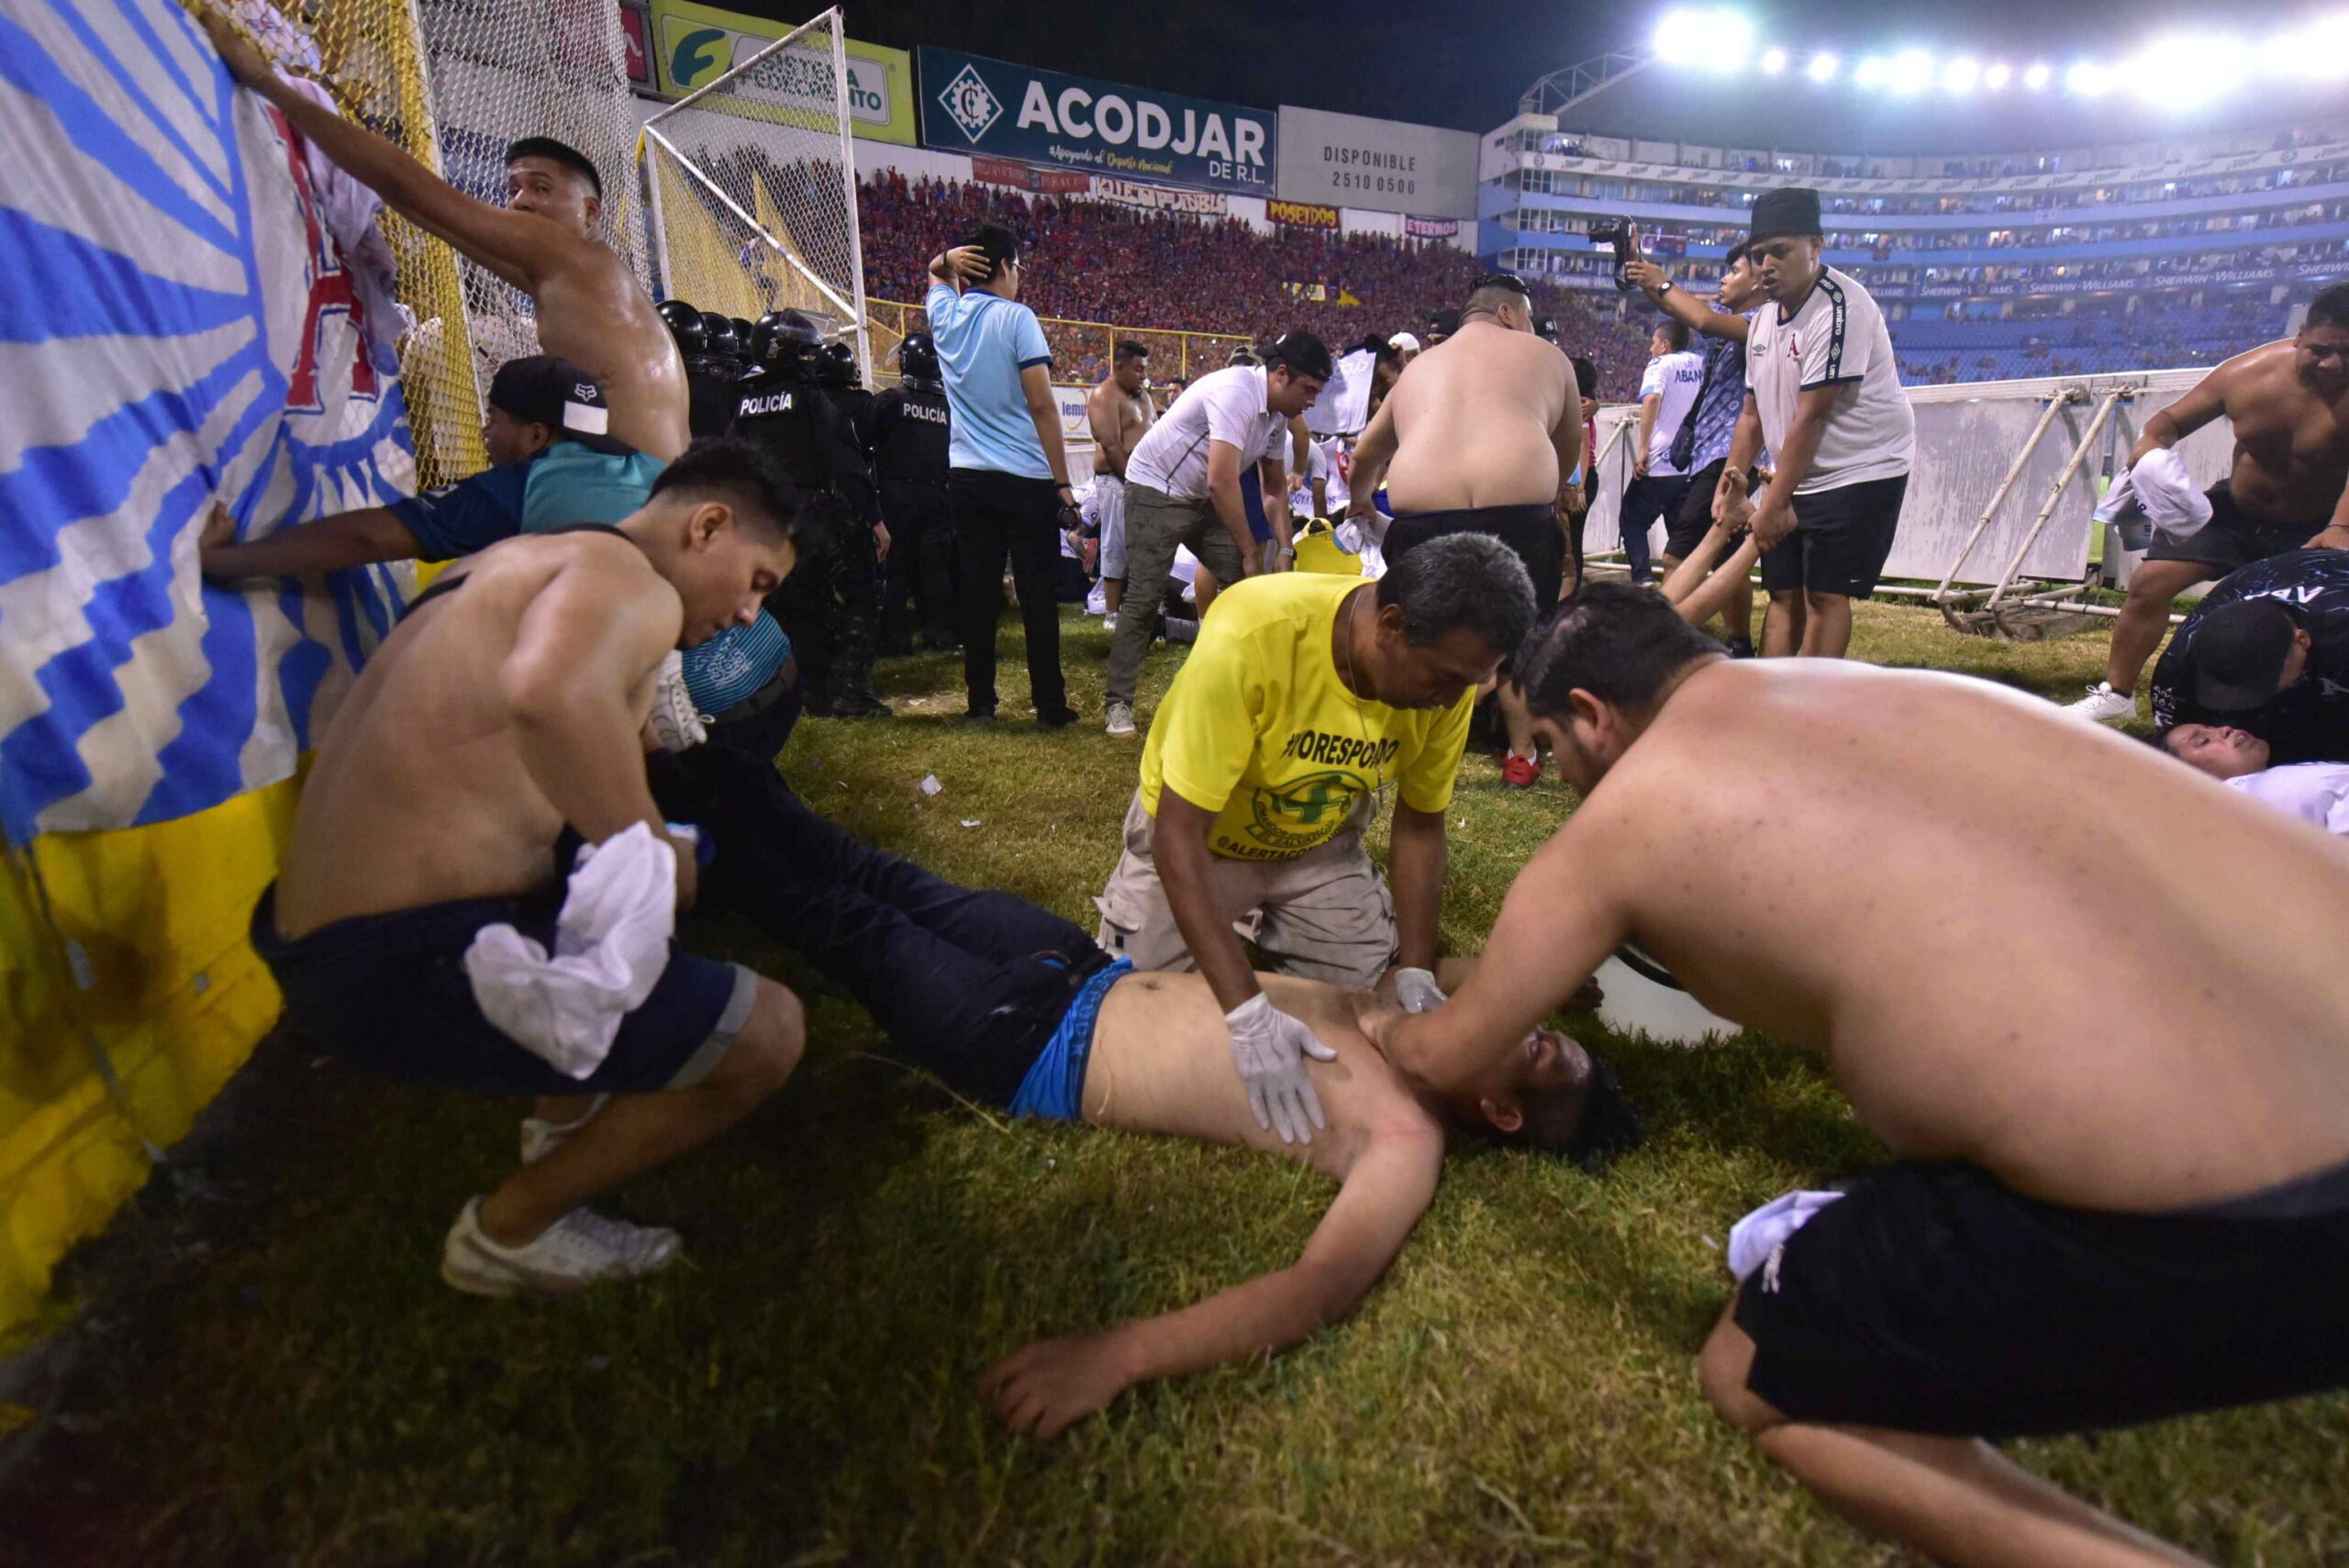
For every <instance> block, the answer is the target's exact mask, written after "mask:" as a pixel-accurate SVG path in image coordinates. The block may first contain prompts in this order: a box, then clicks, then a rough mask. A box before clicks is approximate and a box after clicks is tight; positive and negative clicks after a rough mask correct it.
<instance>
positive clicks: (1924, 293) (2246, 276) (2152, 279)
mask: <svg viewBox="0 0 2349 1568" xmlns="http://www.w3.org/2000/svg"><path fill="white" fill-rule="evenodd" d="M2343 276H2349V261H2343V260H2342V259H2340V258H2339V257H2335V258H2334V259H2332V261H2299V262H2294V263H2291V264H2289V265H2284V264H2278V265H2276V266H2268V267H2212V268H2210V269H2209V270H2208V271H2204V272H2150V273H2146V274H2144V275H2143V276H2130V277H2122V278H2041V279H2035V280H2032V281H2029V282H2011V283H1995V284H1876V283H1869V282H1868V280H1866V279H1865V278H1863V279H1862V280H1861V281H1862V282H1864V283H1867V284H1868V292H1869V293H1871V294H1876V295H1883V296H1884V297H1886V298H1887V299H2039V298H2043V297H2061V296H2063V295H2076V294H2132V293H2136V292H2139V291H2141V290H2144V289H2165V288H2208V287H2211V286H2213V285H2218V286H2225V285H2229V284H2295V283H2331V282H2333V281H2334V280H2336V279H2338V278H2341V277H2343Z"/></svg>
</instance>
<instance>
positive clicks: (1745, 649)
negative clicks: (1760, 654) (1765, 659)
mask: <svg viewBox="0 0 2349 1568" xmlns="http://www.w3.org/2000/svg"><path fill="white" fill-rule="evenodd" d="M1723 646H1725V647H1727V648H1728V650H1729V656H1730V657H1731V658H1732V659H1751V658H1753V639H1752V638H1750V637H1732V638H1731V639H1729V640H1728V641H1727V642H1726V643H1725V644H1724V645H1723Z"/></svg>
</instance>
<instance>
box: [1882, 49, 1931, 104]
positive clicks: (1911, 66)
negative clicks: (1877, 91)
mask: <svg viewBox="0 0 2349 1568" xmlns="http://www.w3.org/2000/svg"><path fill="white" fill-rule="evenodd" d="M1932 84H1933V57H1932V55H1930V54H1927V53H1926V52H1925V51H1924V50H1921V49H1904V50H1901V51H1900V52H1899V53H1898V54H1896V55H1894V56H1893V57H1892V80H1891V83H1890V85H1891V88H1892V90H1893V91H1894V92H1896V93H1902V94H1908V93H1921V92H1923V91H1924V90H1925V89H1926V88H1928V87H1930V86H1932Z"/></svg>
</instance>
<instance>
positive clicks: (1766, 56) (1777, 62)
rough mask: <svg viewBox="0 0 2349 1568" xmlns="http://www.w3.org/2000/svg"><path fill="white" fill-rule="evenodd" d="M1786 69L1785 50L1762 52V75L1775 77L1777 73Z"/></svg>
mask: <svg viewBox="0 0 2349 1568" xmlns="http://www.w3.org/2000/svg"><path fill="white" fill-rule="evenodd" d="M1786 68H1787V51H1786V50H1782V49H1771V50H1763V51H1762V74H1763V75H1765V76H1776V74H1777V73H1778V72H1781V71H1784V70H1785V69H1786Z"/></svg>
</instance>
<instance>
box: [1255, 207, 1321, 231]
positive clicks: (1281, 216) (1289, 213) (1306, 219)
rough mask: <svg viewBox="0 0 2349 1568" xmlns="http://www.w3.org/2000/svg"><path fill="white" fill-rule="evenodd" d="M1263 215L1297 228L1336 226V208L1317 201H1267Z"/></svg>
mask: <svg viewBox="0 0 2349 1568" xmlns="http://www.w3.org/2000/svg"><path fill="white" fill-rule="evenodd" d="M1264 216H1265V217H1269V218H1271V219H1272V220H1273V221H1274V222H1275V223H1286V224H1289V225H1291V226H1293V227H1295V228H1337V227H1338V209H1337V208H1336V207H1333V206H1322V205H1321V204H1320V203H1319V202H1284V201H1269V202H1266V203H1265V204H1264Z"/></svg>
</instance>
